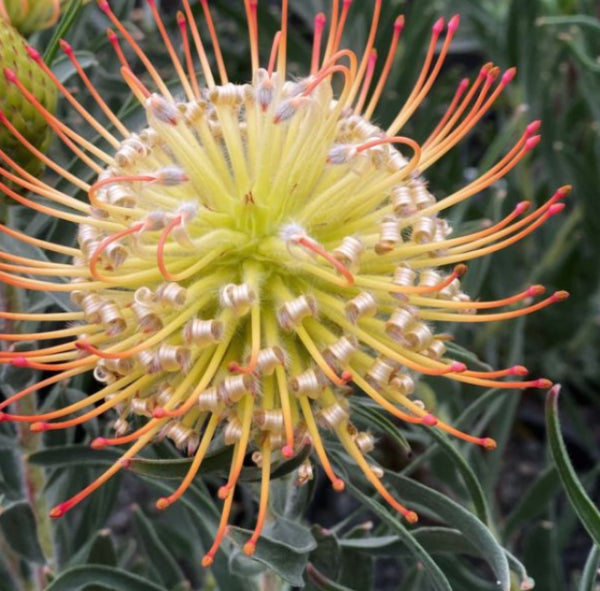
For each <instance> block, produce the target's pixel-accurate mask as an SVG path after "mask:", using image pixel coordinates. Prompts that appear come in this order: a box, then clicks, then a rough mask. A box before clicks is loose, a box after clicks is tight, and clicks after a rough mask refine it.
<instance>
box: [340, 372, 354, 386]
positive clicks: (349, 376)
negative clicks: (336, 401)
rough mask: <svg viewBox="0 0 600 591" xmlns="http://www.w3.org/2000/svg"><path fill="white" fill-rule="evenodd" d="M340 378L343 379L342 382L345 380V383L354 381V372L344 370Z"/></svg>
mask: <svg viewBox="0 0 600 591" xmlns="http://www.w3.org/2000/svg"><path fill="white" fill-rule="evenodd" d="M340 379H341V380H342V382H344V384H347V383H348V382H351V381H352V372H351V371H348V370H344V371H343V372H342V375H341V376H340Z"/></svg>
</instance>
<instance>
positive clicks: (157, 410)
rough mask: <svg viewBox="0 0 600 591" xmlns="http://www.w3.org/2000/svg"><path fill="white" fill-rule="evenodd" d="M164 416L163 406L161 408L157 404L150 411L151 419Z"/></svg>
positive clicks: (165, 413) (165, 414)
mask: <svg viewBox="0 0 600 591" xmlns="http://www.w3.org/2000/svg"><path fill="white" fill-rule="evenodd" d="M166 416H167V411H166V410H165V409H164V408H162V406H158V407H156V408H155V409H154V410H153V411H152V418H153V419H164V418H165V417H166Z"/></svg>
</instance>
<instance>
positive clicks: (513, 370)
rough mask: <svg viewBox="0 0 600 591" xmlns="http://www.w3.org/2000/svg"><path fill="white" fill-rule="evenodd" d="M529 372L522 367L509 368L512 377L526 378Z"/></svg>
mask: <svg viewBox="0 0 600 591" xmlns="http://www.w3.org/2000/svg"><path fill="white" fill-rule="evenodd" d="M528 373H529V370H528V369H527V368H526V367H525V366H524V365H513V366H512V367H511V368H510V374H511V375H513V376H526V375H527V374H528Z"/></svg>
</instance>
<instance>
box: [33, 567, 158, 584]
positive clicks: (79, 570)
mask: <svg viewBox="0 0 600 591" xmlns="http://www.w3.org/2000/svg"><path fill="white" fill-rule="evenodd" d="M90 582H93V583H94V584H95V585H101V586H102V587H106V588H107V589H112V590H114V591H166V588H165V587H161V586H159V585H157V584H156V583H153V582H152V581H149V580H148V579H144V578H142V577H140V576H138V575H134V574H132V573H130V572H127V571H126V570H123V569H120V568H113V567H110V566H100V565H95V564H85V565H82V566H74V567H73V568H69V569H67V570H64V571H63V572H62V573H60V574H59V575H58V576H57V577H56V578H55V579H54V580H53V581H52V582H51V583H50V584H49V585H48V586H47V587H46V589H45V590H44V591H79V589H83V588H84V587H87V586H89V584H90Z"/></svg>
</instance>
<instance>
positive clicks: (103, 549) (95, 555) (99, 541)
mask: <svg viewBox="0 0 600 591" xmlns="http://www.w3.org/2000/svg"><path fill="white" fill-rule="evenodd" d="M88 559H89V562H90V563H92V564H101V565H104V566H117V551H116V549H115V544H114V542H113V539H112V536H111V535H110V530H109V529H101V530H100V531H99V532H98V535H97V536H95V537H94V539H93V542H92V545H91V546H90V552H89V555H88Z"/></svg>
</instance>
